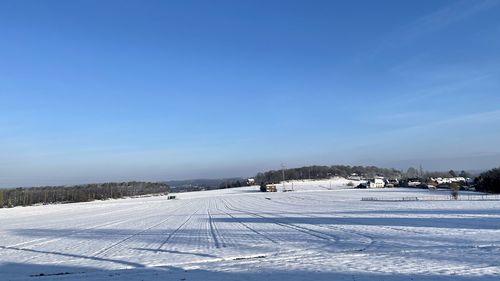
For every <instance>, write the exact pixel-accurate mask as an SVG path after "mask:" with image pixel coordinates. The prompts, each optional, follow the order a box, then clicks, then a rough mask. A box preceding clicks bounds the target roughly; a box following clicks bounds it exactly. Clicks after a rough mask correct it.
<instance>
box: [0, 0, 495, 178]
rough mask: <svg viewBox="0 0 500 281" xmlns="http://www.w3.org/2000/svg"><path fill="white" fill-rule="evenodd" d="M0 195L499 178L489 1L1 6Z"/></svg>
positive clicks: (22, 3)
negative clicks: (99, 186) (300, 171)
mask: <svg viewBox="0 0 500 281" xmlns="http://www.w3.org/2000/svg"><path fill="white" fill-rule="evenodd" d="M0 38H1V39H0V40H1V44H0V187H1V186H3V187H5V186H24V185H44V184H71V183H83V182H101V181H116V180H167V179H181V178H202V177H205V178H215V177H229V176H250V175H254V174H255V173H256V172H258V171H261V170H266V169H272V168H278V167H279V165H280V164H281V163H285V164H286V165H287V166H290V167H292V166H302V165H310V164H363V165H379V166H385V167H395V168H399V169H406V168H408V166H411V165H413V166H418V165H420V164H422V165H423V167H424V169H428V170H448V169H450V168H453V169H485V168H491V167H494V166H498V165H500V145H499V143H500V1H495V0H491V1H479V0H478V1H472V0H470V1H438V0H432V1H48V0H47V1H1V2H0Z"/></svg>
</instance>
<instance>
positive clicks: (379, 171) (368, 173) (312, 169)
mask: <svg viewBox="0 0 500 281" xmlns="http://www.w3.org/2000/svg"><path fill="white" fill-rule="evenodd" d="M284 171H285V180H302V179H325V178H329V177H333V176H340V177H348V176H350V175H351V174H353V173H356V174H358V175H363V176H365V177H374V176H377V175H383V176H384V177H388V178H401V177H402V174H403V173H402V172H401V171H399V170H396V169H387V168H379V167H375V166H348V165H334V166H306V167H300V168H292V169H285V170H284ZM282 180H283V171H282V170H272V171H267V172H263V173H258V174H257V175H256V176H255V182H256V183H260V182H280V181H282Z"/></svg>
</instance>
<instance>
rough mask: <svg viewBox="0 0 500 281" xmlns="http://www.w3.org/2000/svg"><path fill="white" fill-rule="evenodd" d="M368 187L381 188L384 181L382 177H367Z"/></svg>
mask: <svg viewBox="0 0 500 281" xmlns="http://www.w3.org/2000/svg"><path fill="white" fill-rule="evenodd" d="M367 186H368V187H369V188H381V187H384V186H385V182H384V180H383V179H382V178H374V179H369V180H368V182H367Z"/></svg>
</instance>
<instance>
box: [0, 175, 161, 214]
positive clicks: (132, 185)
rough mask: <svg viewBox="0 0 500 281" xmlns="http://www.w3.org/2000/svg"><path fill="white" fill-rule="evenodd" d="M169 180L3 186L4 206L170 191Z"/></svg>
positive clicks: (0, 202)
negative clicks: (163, 181)
mask: <svg viewBox="0 0 500 281" xmlns="http://www.w3.org/2000/svg"><path fill="white" fill-rule="evenodd" d="M169 191H170V188H169V186H168V185H167V184H165V183H157V182H137V181H131V182H109V183H96V184H82V185H74V186H44V187H29V188H24V187H20V188H10V189H0V208H4V207H15V206H30V205H34V204H54V203H76V202H88V201H93V200H106V199H111V198H114V199H116V198H122V197H127V196H139V195H146V194H160V193H168V192H169Z"/></svg>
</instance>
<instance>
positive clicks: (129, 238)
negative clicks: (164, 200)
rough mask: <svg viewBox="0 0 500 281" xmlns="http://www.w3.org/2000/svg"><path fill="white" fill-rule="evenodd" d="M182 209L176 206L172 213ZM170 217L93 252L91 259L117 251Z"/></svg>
mask: <svg viewBox="0 0 500 281" xmlns="http://www.w3.org/2000/svg"><path fill="white" fill-rule="evenodd" d="M182 207H185V205H180V206H178V207H177V208H176V209H174V210H173V211H172V212H175V211H177V210H179V209H180V208H182ZM171 217H172V216H167V217H166V218H165V219H163V220H161V221H160V222H159V223H156V224H154V225H152V226H150V227H147V228H145V229H143V230H141V231H138V232H135V233H133V234H132V235H129V236H127V237H125V238H123V239H121V240H119V241H117V242H115V243H113V244H111V245H110V246H107V247H104V248H102V249H101V250H99V251H97V252H94V253H93V254H92V257H98V256H100V255H103V254H109V253H110V251H111V250H114V251H113V252H116V251H118V250H119V249H116V247H118V246H120V245H123V243H125V242H127V241H129V240H131V239H132V238H135V237H137V236H138V235H141V234H143V233H145V232H147V231H149V230H151V229H153V228H155V227H158V226H160V225H162V224H163V223H165V222H167V221H168V220H169V219H170V218H171ZM120 249H121V248H120Z"/></svg>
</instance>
